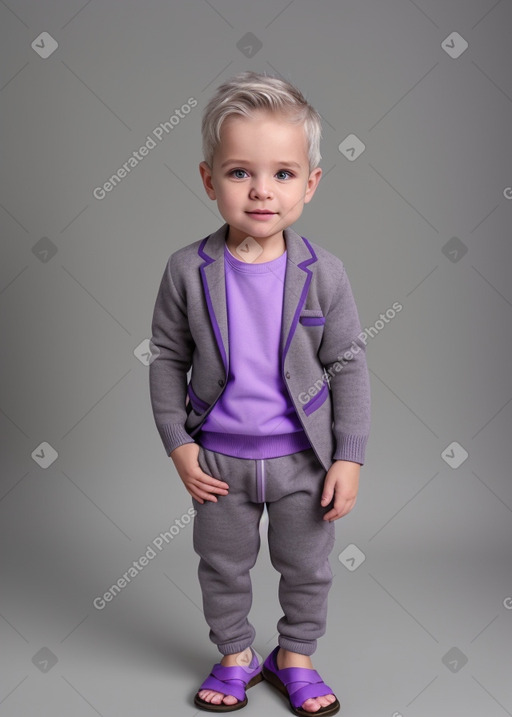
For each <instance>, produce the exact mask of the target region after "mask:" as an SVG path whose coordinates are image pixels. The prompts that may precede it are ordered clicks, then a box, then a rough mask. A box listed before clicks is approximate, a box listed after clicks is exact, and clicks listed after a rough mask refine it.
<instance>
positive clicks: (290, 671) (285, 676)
mask: <svg viewBox="0 0 512 717" xmlns="http://www.w3.org/2000/svg"><path fill="white" fill-rule="evenodd" d="M278 652H279V645H278V646H277V647H276V648H275V650H273V651H272V652H271V653H270V655H269V656H268V657H267V659H266V660H265V662H264V663H263V677H264V678H265V680H267V682H270V684H271V685H272V686H273V687H275V688H276V689H278V690H279V692H281V693H282V694H283V695H285V696H286V697H288V701H289V703H290V709H291V710H292V712H293V713H294V714H296V715H300V717H311V715H321V717H326V716H327V715H334V714H336V712H338V711H339V709H340V703H339V701H338V700H337V699H336V700H335V701H334V702H333V703H332V704H330V705H327V707H321V708H320V709H319V710H317V711H316V712H307V711H306V710H304V709H302V704H303V703H304V702H305V701H306V700H308V699H310V698H312V697H313V698H314V697H322V696H323V695H332V694H334V691H333V690H332V689H331V688H330V687H329V685H326V684H325V682H324V681H323V680H322V678H321V677H320V675H319V674H318V672H317V671H316V670H310V669H308V668H306V667H285V668H284V669H283V670H279V669H278V667H277V653H278ZM296 683H298V685H299V686H296V687H294V684H296ZM305 683H306V684H305Z"/></svg>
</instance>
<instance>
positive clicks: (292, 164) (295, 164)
mask: <svg viewBox="0 0 512 717" xmlns="http://www.w3.org/2000/svg"><path fill="white" fill-rule="evenodd" d="M228 164H250V162H248V161H247V160H246V159H227V160H226V161H225V162H222V164H221V165H220V166H221V169H222V168H223V167H226V166H227V165H228ZM275 164H276V165H279V166H280V167H283V166H285V167H296V168H297V169H300V168H301V165H300V164H299V163H298V162H287V161H278V162H275Z"/></svg>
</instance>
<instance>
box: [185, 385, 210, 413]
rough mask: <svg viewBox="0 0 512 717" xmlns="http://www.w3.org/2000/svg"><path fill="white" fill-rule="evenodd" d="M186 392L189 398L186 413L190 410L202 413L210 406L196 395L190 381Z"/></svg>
mask: <svg viewBox="0 0 512 717" xmlns="http://www.w3.org/2000/svg"><path fill="white" fill-rule="evenodd" d="M187 394H188V397H189V399H190V403H188V404H187V406H186V408H187V412H188V413H190V411H191V410H193V411H194V412H195V413H204V412H205V411H207V410H208V408H209V407H210V404H209V403H205V401H203V400H202V399H200V398H199V396H197V395H196V393H195V391H194V389H193V388H192V384H191V383H189V384H188V386H187ZM189 407H190V408H189Z"/></svg>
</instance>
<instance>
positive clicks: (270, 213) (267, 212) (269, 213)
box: [246, 209, 275, 216]
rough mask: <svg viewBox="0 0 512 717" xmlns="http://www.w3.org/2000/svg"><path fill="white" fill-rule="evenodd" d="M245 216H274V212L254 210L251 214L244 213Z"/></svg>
mask: <svg viewBox="0 0 512 717" xmlns="http://www.w3.org/2000/svg"><path fill="white" fill-rule="evenodd" d="M246 214H260V215H263V216H265V215H266V214H268V215H270V216H274V214H275V212H271V211H269V210H268V209H254V210H253V211H252V212H246Z"/></svg>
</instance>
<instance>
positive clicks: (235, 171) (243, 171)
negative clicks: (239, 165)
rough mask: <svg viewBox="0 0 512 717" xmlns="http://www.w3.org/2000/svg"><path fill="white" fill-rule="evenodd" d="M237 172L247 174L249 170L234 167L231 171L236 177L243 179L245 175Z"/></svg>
mask: <svg viewBox="0 0 512 717" xmlns="http://www.w3.org/2000/svg"><path fill="white" fill-rule="evenodd" d="M237 172H241V173H242V174H247V172H246V171H245V169H232V170H231V172H230V175H233V176H235V177H236V179H243V177H240V176H236V173H237Z"/></svg>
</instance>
